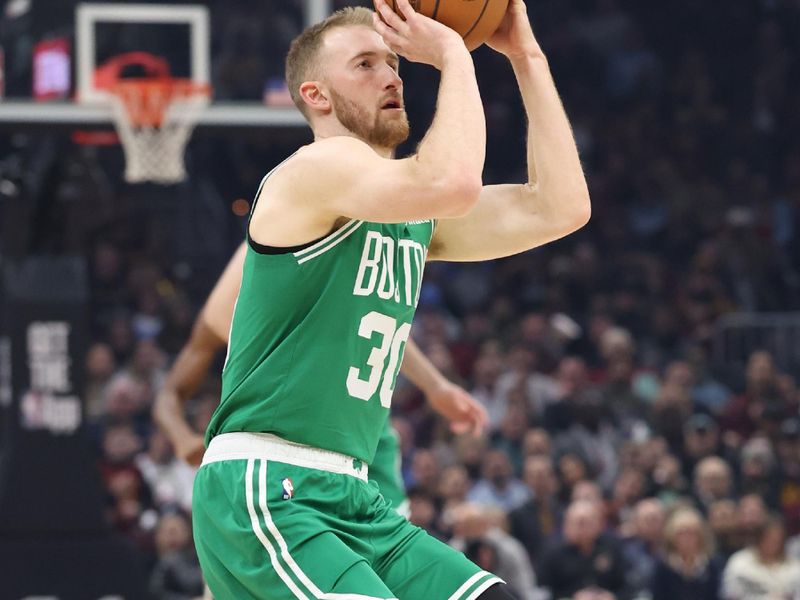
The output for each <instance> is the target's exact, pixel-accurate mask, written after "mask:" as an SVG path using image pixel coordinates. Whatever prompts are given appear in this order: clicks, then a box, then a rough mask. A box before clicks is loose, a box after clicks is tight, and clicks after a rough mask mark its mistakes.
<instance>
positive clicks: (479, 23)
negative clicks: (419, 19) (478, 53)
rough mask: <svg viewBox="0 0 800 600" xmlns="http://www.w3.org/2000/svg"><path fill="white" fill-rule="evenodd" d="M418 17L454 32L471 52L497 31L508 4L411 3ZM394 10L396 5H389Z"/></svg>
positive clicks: (481, 0)
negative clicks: (445, 26)
mask: <svg viewBox="0 0 800 600" xmlns="http://www.w3.org/2000/svg"><path fill="white" fill-rule="evenodd" d="M410 2H411V6H413V7H414V10H415V11H417V12H418V13H421V14H423V15H425V16H426V17H430V18H431V19H434V20H436V21H439V22H440V23H443V24H445V25H447V26H448V27H450V28H451V29H454V30H455V31H457V32H458V33H459V34H461V37H462V38H464V43H465V44H466V46H467V48H468V49H469V50H470V51H471V50H474V49H475V48H477V47H478V46H480V45H481V44H483V43H484V42H485V41H486V40H488V39H489V37H490V36H491V35H492V34H493V33H494V32H495V30H497V28H498V26H499V25H500V22H501V21H502V20H503V16H504V15H505V14H506V8H507V7H508V0H410ZM389 4H390V5H391V7H392V9H393V10H394V11H395V12H396V13H398V14H399V11H398V10H397V1H396V0H391V2H390V3H389Z"/></svg>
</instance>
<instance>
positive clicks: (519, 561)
mask: <svg viewBox="0 0 800 600" xmlns="http://www.w3.org/2000/svg"><path fill="white" fill-rule="evenodd" d="M450 518H451V524H452V529H453V538H452V539H451V540H450V545H451V546H452V547H454V548H456V549H458V550H461V551H462V552H464V551H466V550H470V551H472V552H474V553H475V554H476V555H477V556H478V557H479V558H481V557H487V559H488V558H489V557H491V562H494V563H495V568H496V570H495V571H493V573H495V574H496V575H497V576H498V577H500V578H501V579H503V580H504V581H505V582H506V583H507V584H508V586H509V588H511V589H512V590H514V591H515V593H516V594H517V597H518V598H519V599H520V600H534V592H535V588H536V580H535V576H534V572H533V569H532V568H531V565H530V563H529V562H528V557H527V554H526V553H525V549H524V548H523V547H522V544H520V543H519V541H517V540H515V539H514V538H513V537H511V536H510V535H508V534H507V533H506V532H505V531H504V530H503V528H502V526H501V525H502V521H503V513H502V511H498V510H497V509H492V508H490V507H486V506H480V505H477V504H469V503H468V504H462V505H461V506H456V507H454V508H453V509H452V511H451V515H450ZM475 542H480V544H481V545H483V544H486V545H488V546H489V547H490V549H491V551H487V550H486V549H483V550H481V549H480V548H479V547H478V548H476V547H475V546H474V545H473V546H471V544H474V543H475Z"/></svg>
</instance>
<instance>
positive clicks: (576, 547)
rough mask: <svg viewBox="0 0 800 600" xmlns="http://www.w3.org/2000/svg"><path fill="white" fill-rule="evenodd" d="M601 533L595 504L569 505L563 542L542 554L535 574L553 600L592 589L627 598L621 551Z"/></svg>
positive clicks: (601, 522) (565, 517) (614, 542)
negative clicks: (537, 571)
mask: <svg viewBox="0 0 800 600" xmlns="http://www.w3.org/2000/svg"><path fill="white" fill-rule="evenodd" d="M602 531H603V521H602V516H601V514H600V510H599V507H598V506H597V505H596V504H595V503H593V502H587V501H583V500H580V501H577V502H574V503H573V504H571V505H570V506H569V508H568V509H567V511H566V514H565V515H564V529H563V532H562V533H563V538H564V539H563V541H562V542H560V543H558V544H556V545H555V546H554V547H553V548H552V549H551V550H550V551H549V552H548V553H547V554H546V555H545V557H544V560H543V561H542V568H541V572H540V574H539V577H540V581H541V583H542V585H544V586H545V587H547V588H549V589H550V591H551V593H552V596H553V598H564V597H570V596H573V595H576V594H578V593H580V592H581V591H583V590H591V589H592V588H600V589H602V590H604V591H606V592H610V593H612V594H614V596H615V597H616V598H617V600H624V599H625V598H627V597H628V596H627V591H626V588H625V572H626V569H627V565H626V564H625V561H624V558H623V556H622V550H621V548H620V546H619V543H618V542H617V541H616V540H615V539H614V538H612V537H610V536H607V535H603V533H602Z"/></svg>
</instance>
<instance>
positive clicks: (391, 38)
mask: <svg viewBox="0 0 800 600" xmlns="http://www.w3.org/2000/svg"><path fill="white" fill-rule="evenodd" d="M372 25H373V26H374V27H375V31H377V32H378V35H380V36H381V37H382V38H383V41H384V42H386V45H387V46H389V48H391V49H392V50H394V51H395V52H399V53H401V54H402V53H403V48H404V47H405V44H404V42H405V38H403V37H402V36H401V35H400V34H398V33H397V32H396V31H395V30H394V29H392V28H391V27H389V26H388V25H387V24H386V23H384V22H383V21H381V19H380V17H378V15H377V14H374V15H373V16H372Z"/></svg>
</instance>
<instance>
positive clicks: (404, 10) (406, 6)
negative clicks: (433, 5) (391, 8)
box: [395, 0, 417, 21]
mask: <svg viewBox="0 0 800 600" xmlns="http://www.w3.org/2000/svg"><path fill="white" fill-rule="evenodd" d="M395 6H397V10H399V11H400V14H401V15H403V18H404V19H405V20H406V21H408V20H409V19H412V18H413V17H414V15H416V14H417V11H415V10H414V7H413V6H411V3H410V2H409V1H408V0H397V2H396V3H395Z"/></svg>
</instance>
